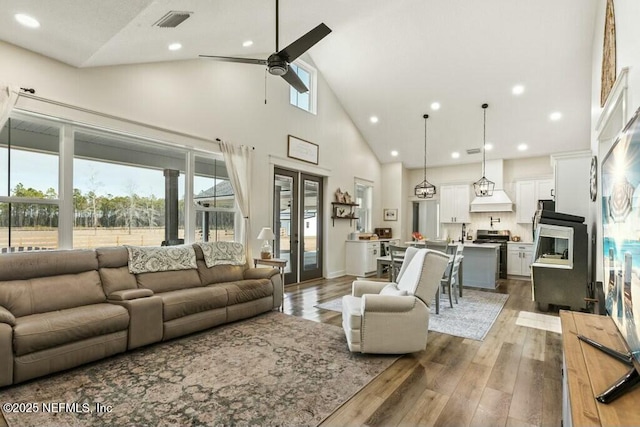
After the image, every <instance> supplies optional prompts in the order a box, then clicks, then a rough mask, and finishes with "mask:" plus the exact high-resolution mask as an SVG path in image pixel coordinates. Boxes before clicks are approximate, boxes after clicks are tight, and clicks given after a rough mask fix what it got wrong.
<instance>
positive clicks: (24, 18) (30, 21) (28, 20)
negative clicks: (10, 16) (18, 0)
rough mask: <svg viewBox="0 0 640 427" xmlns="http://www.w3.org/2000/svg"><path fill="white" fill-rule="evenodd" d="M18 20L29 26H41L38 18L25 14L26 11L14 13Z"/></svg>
mask: <svg viewBox="0 0 640 427" xmlns="http://www.w3.org/2000/svg"><path fill="white" fill-rule="evenodd" d="M14 17H15V18H16V21H18V22H19V23H21V24H22V25H24V26H25V27H29V28H38V27H40V23H39V22H38V20H37V19H36V18H34V17H32V16H29V15H25V14H24V13H16V14H15V15H14Z"/></svg>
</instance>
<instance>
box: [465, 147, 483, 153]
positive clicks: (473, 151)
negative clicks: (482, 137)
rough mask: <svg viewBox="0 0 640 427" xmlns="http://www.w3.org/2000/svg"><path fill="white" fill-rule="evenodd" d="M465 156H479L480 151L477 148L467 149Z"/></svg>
mask: <svg viewBox="0 0 640 427" xmlns="http://www.w3.org/2000/svg"><path fill="white" fill-rule="evenodd" d="M467 154H480V149H479V148H469V149H468V150H467Z"/></svg>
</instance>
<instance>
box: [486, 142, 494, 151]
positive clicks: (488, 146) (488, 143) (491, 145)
mask: <svg viewBox="0 0 640 427" xmlns="http://www.w3.org/2000/svg"><path fill="white" fill-rule="evenodd" d="M484 149H485V150H487V151H491V150H492V149H493V144H492V143H490V142H487V143H486V144H484Z"/></svg>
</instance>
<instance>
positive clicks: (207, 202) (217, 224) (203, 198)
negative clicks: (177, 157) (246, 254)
mask: <svg viewBox="0 0 640 427" xmlns="http://www.w3.org/2000/svg"><path fill="white" fill-rule="evenodd" d="M193 190H194V191H193V192H194V194H193V201H194V202H195V204H196V234H195V239H196V241H200V242H202V241H204V242H217V241H233V240H234V236H235V232H234V231H235V195H234V193H233V188H232V187H231V182H229V174H228V173H227V168H226V167H225V165H224V162H223V161H222V160H221V159H219V158H214V157H203V156H196V158H195V173H194V177H193Z"/></svg>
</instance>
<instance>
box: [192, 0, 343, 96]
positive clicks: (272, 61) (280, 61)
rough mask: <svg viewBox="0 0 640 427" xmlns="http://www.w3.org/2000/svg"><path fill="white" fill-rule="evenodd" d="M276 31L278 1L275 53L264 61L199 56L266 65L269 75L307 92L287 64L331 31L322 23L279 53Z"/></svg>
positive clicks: (208, 56)
mask: <svg viewBox="0 0 640 427" xmlns="http://www.w3.org/2000/svg"><path fill="white" fill-rule="evenodd" d="M278 30H279V28H278V0H276V52H275V53H272V54H271V55H269V58H267V59H266V60H265V59H251V58H233V57H229V56H213V55H199V56H200V57H201V58H209V59H215V60H218V61H227V62H240V63H244V64H256V65H266V66H267V70H269V73H270V74H273V75H275V76H280V77H282V78H283V79H285V80H286V81H287V83H289V84H290V85H291V86H293V88H294V89H295V90H297V91H298V92H300V93H305V92H308V91H309V89H308V88H307V87H306V86H305V85H304V83H302V80H300V77H298V75H297V74H296V73H295V71H293V70H292V69H291V67H289V64H291V63H292V62H293V61H295V60H296V58H298V57H299V56H300V55H302V54H303V53H305V52H306V51H307V50H309V49H311V47H312V46H313V45H315V44H316V43H318V42H319V41H320V40H322V39H323V38H325V37H326V36H327V35H328V34H329V33H330V32H331V29H330V28H329V27H327V26H326V25H325V24H324V23H322V24H320V25H318V26H317V27H315V28H314V29H312V30H311V31H309V32H308V33H306V34H305V35H303V36H302V37H300V38H299V39H298V40H296V41H294V42H293V43H291V44H290V45H289V46H287V47H285V48H284V49H282V50H280V51H279V50H278V32H279V31H278Z"/></svg>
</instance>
